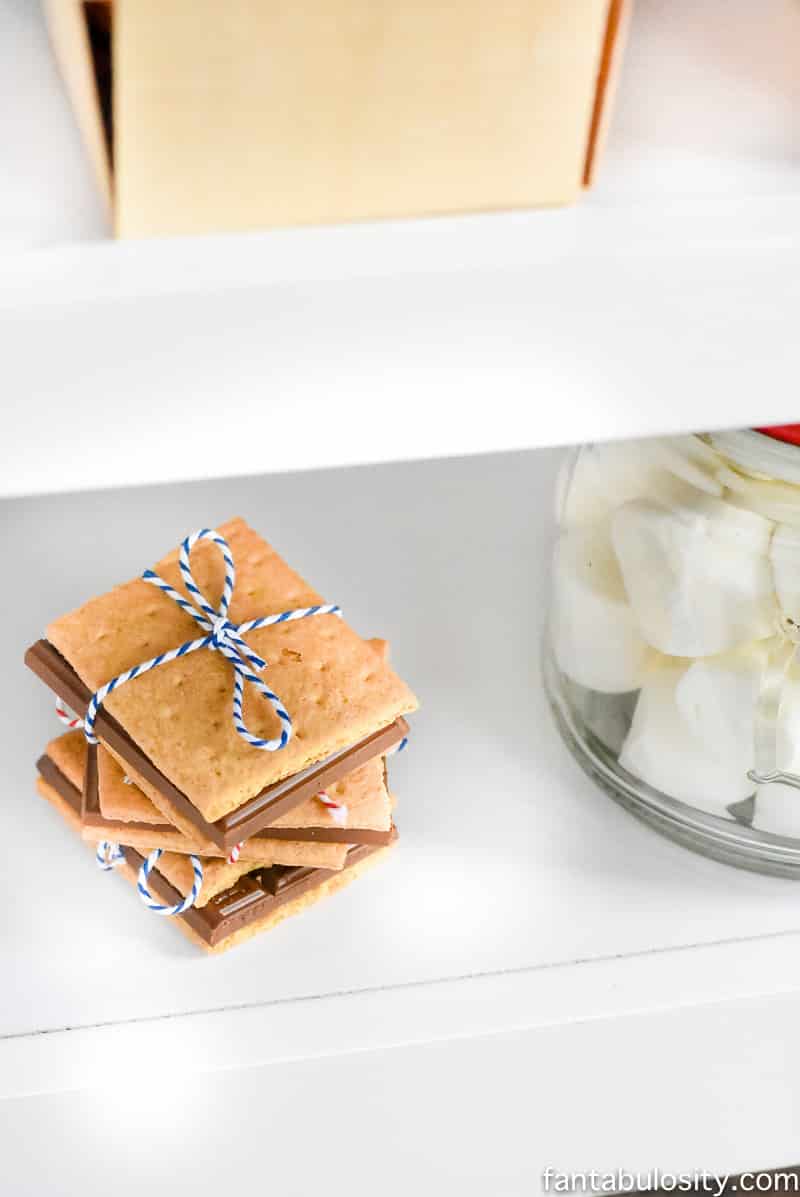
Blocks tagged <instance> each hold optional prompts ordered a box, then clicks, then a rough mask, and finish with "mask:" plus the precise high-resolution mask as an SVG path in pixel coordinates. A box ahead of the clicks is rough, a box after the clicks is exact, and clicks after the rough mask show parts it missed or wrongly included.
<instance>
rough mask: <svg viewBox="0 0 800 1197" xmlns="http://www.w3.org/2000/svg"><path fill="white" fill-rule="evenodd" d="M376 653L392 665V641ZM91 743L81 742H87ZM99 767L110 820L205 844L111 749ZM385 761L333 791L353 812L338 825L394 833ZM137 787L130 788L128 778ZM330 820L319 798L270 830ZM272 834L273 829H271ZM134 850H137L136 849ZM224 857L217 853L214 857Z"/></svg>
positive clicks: (373, 643)
mask: <svg viewBox="0 0 800 1197" xmlns="http://www.w3.org/2000/svg"><path fill="white" fill-rule="evenodd" d="M367 643H368V644H369V646H370V648H372V650H373V652H375V653H376V654H377V655H378V656H379V658H380V659H381V660H384V661H385V660H387V659H388V650H389V645H388V643H387V641H386V640H379V639H377V638H373V639H371V640H368V641H367ZM84 738H85V737H83V736H81V739H84ZM97 767H98V773H99V786H100V809H101V811H102V813H103V815H104V816H105V817H106V818H107V819H119V820H122V821H124V822H128V821H132V822H136V823H159V822H161V821H162V820H163V818H164V817H166V818H167V819H168V820H169V821H170V823H173V824H175V825H176V826H181V824H183V827H184V834H186V835H187V836H189V838H191V839H192V840H193V841H197V842H202V836H201V834H200V832H199V831H198V830H197V828H196V827H194V825H193V824H192V823H190V822H189V821H188V820H187V819H186V818H185V817H184V818H182V817H181V814H180V812H179V811H176V810H175V809H174V807H173V806H172V804H171V803H170V801H169V799H168V798H165V797H164V795H162V794H160V793H159V792H158V791H157V790H156V789H155V787H154V786H151V785H149V784H148V782H147V780H146V779H145V778H143V777H142V776H141V775H140V774H139V773H138V771H137V770H136V769H133V768H132V767H131V766H130V765H129V764H125V765H124V766H123V765H122V764H121V763H120V761H119V759H118V758H115V757H114V755H113V753H112V752H111V751H110V750H109V749H108V748H106V747H101V749H100V751H99V753H98V759H97ZM383 773H384V764H383V758H382V757H378V758H376V759H375V760H374V761H369V762H367V764H366V765H363V766H362V767H361V768H360V769H355V770H353V772H352V773H350V774H348V776H347V777H346V778H343V779H342V781H340V782H338V783H337V784H336V785H334V786H332V787H330V788H329V790H328V793H329V794H330V795H331V797H332V798H336V799H337V800H338V801H339V802H343V803H344V805H345V806H346V807H347V817H346V818H345V819H344V820H342V821H341V823H337V826H342V827H358V828H362V829H364V830H369V831H389V829H390V828H391V825H392V808H391V803H390V802H389V796H388V794H387V791H386V785H385V783H384V777H383ZM126 777H127V778H128V779H129V781H131V782H134V783H135V784H133V785H130V784H126V782H125V778H126ZM145 790H150V792H151V793H153V795H154V797H155V798H156V800H157V802H158V804H159V805H156V802H155V801H153V799H152V798H148V797H147V795H146V793H145ZM328 818H329V816H328V815H327V814H326V813H325V811H324V808H323V807H322V806H321V805H320V803H319V802H317V800H316V799H315V798H309V799H307V800H306V801H305V802H301V803H300V805H299V806H296V807H294V808H293V809H292V810H291V811H288V812H287V813H286V814H285V815H281V816H279V817H278V818H277V819H275V820H274V822H273V823H271V824H270V827H281V828H283V827H318V826H319V825H320V823H323V824H324V823H325V822H326V821H327V820H328ZM265 834H268V829H265ZM135 846H136V845H135V844H132V845H131V847H135ZM218 853H219V849H218V848H215V849H214V850H213V851H212V852H211V853H210V854H211V855H215V854H218ZM320 867H322V866H320Z"/></svg>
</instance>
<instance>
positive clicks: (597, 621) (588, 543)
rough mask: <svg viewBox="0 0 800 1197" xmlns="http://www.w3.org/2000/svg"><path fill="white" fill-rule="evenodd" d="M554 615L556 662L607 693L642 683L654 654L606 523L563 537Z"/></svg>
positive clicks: (555, 579) (579, 680)
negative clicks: (628, 593)
mask: <svg viewBox="0 0 800 1197" xmlns="http://www.w3.org/2000/svg"><path fill="white" fill-rule="evenodd" d="M551 620H552V624H551V634H552V643H553V648H554V651H555V657H556V662H557V663H558V667H559V669H560V670H561V671H562V673H565V674H566V675H567V677H569V678H571V679H572V681H574V682H577V683H578V684H579V685H581V686H587V687H588V688H589V689H591V690H602V691H604V692H605V693H608V694H619V693H623V692H625V691H627V690H635V689H637V688H638V686H639V684H640V682H641V680H642V677H643V676H644V673H645V670H646V668H647V666H648V664H649V663H650V660H651V657H652V656H654V654H653V653H652V652H651V650H650V649H649V648H648V646H647V645H646V644H645V642H644V640H643V639H642V637H641V635H640V634H639V631H638V629H637V627H636V621H635V620H634V617H633V612H632V611H631V608H630V605H629V604H628V601H627V598H626V596H625V589H624V587H623V585H622V578H621V576H620V572H619V566H618V565H617V562H616V558H615V557H614V553H613V550H612V548H611V541H610V537H609V533H608V527H607V525H598V526H597V527H594V528H572V529H571V530H570V531H569V532H565V533H564V534H562V536H561V537H560V539H559V541H558V543H557V545H556V549H555V559H554V562H553V602H552V615H551Z"/></svg>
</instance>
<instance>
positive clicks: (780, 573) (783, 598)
mask: <svg viewBox="0 0 800 1197" xmlns="http://www.w3.org/2000/svg"><path fill="white" fill-rule="evenodd" d="M769 559H770V564H771V566H772V577H773V580H774V583H775V593H776V595H777V598H778V606H779V607H780V609H781V616H782V617H783V618H784V619H787V620H791V621H792V623H793V624H794V625H795V626H796V627H797V631H798V635H800V529H797V528H793V527H790V526H789V525H788V524H778V526H777V528H776V529H775V531H774V533H773V535H772V541H771V543H770V547H769Z"/></svg>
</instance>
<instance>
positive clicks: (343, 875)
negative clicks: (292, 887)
mask: <svg viewBox="0 0 800 1197" xmlns="http://www.w3.org/2000/svg"><path fill="white" fill-rule="evenodd" d="M36 788H37V790H38V792H39V794H40V795H41V797H42V798H44V799H46V800H47V801H48V802H49V803H50V804H51V805H52V806H53V807H55V809H56V810H57V811H58V813H59V814H60V815H61V816H62V818H63V819H64V820H65V821H66V822H67V823H68V824H69V825H70V827H72V829H73V830H74V831H78V832H79V831H80V819H78V818H77V816H76V815H75V813H74V812H73V811H72V809H71V808H70V806H69V804H68V803H66V802H65V801H64V799H63V798H62V797H61V795H60V794H58V793H57V791H56V790H54V789H53V787H52V786H50V785H48V784H47V782H46V781H44V780H43V779H42V778H41V777H37V779H36ZM392 847H394V845H393V844H389V845H386V847H383V848H378V849H376V850H375V851H374V852H372V853H370V855H369V856H367V857H366V858H365V859H363V860H361V861H359V862H358V863H357V864H354V865H350V866H349V867H348V868H346V869H342V870H341V872H338V873H334V874H333V875H332V876H331V877H329V878H327V880H325V881H323V882H321V883H320V884H319V885H318V886H317V887H316V888H315V889H313V890H309V891H308V892H306V893H304V894H301V895H300V896H299V897H297V898H294V899H293V900H292V901H290V902H286V903H285V904H284V905H283V906H279V907H278V908H277V909H276V910H273V911H272V912H271V913H270V914H268V915H266V916H265V917H264V918H263V919H260V920H258V921H256V922H254V923H250V924H249V925H248V926H246V927H242V928H240V930H238V931H234V932H233V934H232V935H229V936H228V937H227V938H226V939H224V940H222V942H221V943H218V944H215V945H213V946H212V945H211V944H208V943H206V942H205V940H204V939H202V938H201V937H200V936H199V935H197V933H196V932H195V931H193V930H192V928H191V927H190V926H189V925H188V924H187V923H186V922H184V920H183V919H182V918H180V916H175V917H174V918H172V919H171V920H170V921H171V922H172V923H174V924H175V925H177V927H178V928H179V929H180V930H181V931H182V932H183V934H184V935H185V936H186V937H187V939H189V940H191V942H192V943H194V944H195V945H196V946H198V947H201V948H203V950H204V951H206V952H209V953H210V954H213V955H217V954H219V953H220V952H224V951H227V949H228V948H232V947H235V946H236V945H237V944H240V943H244V942H245V941H246V940H248V939H252V938H253V937H254V936H256V935H260V934H261V932H263V931H269V930H271V928H273V927H276V926H277V925H278V923H282V922H283V920H284V919H286V918H291V917H292V915H296V914H301V913H302V912H303V911H304V910H306V909H308V907H310V906H314V905H315V904H316V903H317V902H321V901H322V900H323V898H327V897H330V896H332V895H333V894H335V893H336V892H337V891H338V890H340V889H344V887H345V886H347V885H349V884H350V882H351V881H355V880H357V878H359V877H360V876H361V875H362V874H363V873H364V872H365V871H366V870H367V869H368V868H370V867H371V866H372V865H373V864H377V862H378V861H379V860H382V859H383V858H384V857H385V856H386V854H387V853H388V852H389V851H390V850H391V848H392ZM166 859H167V858H166V856H162V857H161V859H160V860H159V862H158V867H159V871H161V866H162V864H163V863H164V861H165V860H166ZM184 863H185V864H186V865H187V866H188V861H185V862H184ZM215 863H219V862H215ZM204 866H205V862H204ZM114 871H115V872H119V873H122V874H123V875H124V876H125V878H126V879H127V880H128V881H129V882H130V883H131V884H132V885H134V886H135V885H136V883H137V881H138V871H137V870H136V869H134V868H132V867H131V866H130V865H129V864H128V863H127V861H125V862H124V863H123V864H121V865H119V866H118V867H117V868H116V869H115V870H114ZM246 871H248V870H246V869H244V870H242V872H246ZM189 874H190V876H189V882H188V886H187V887H186V889H187V890H188V889H189V888H190V887H191V868H190V867H189ZM241 875H242V874H241V873H240V874H239V876H241ZM164 876H166V877H167V879H168V880H169V881H170V883H171V884H173V885H176V882H175V880H173V878H172V877H169V876H168V874H167V873H166V871H165V872H164ZM232 883H233V879H231V880H229V881H228V882H227V885H231V884H232ZM205 886H206V876H205V870H204V876H203V888H204V889H205ZM176 888H181V887H180V886H177V885H176ZM224 888H226V886H222V887H220V890H218V891H217V892H221V890H222V889H224ZM200 896H201V899H202V897H203V894H202V892H201V895H200ZM212 896H213V894H212V893H211V892H210V891H209V892H208V894H207V895H206V901H209V900H210V899H211V897H212ZM197 905H198V906H202V905H204V903H203V901H202V900H201V901H198V903H197Z"/></svg>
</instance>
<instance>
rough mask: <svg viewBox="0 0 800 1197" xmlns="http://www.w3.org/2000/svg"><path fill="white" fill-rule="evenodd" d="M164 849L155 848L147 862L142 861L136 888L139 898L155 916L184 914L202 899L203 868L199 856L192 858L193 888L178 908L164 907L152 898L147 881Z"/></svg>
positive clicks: (179, 903)
mask: <svg viewBox="0 0 800 1197" xmlns="http://www.w3.org/2000/svg"><path fill="white" fill-rule="evenodd" d="M162 851H163V848H154V849H153V851H152V852H151V853H150V855H149V856H148V857H147V859H146V860H143V861H142V866H141V868H140V869H139V876H138V878H137V880H136V888H137V890H138V891H139V897H140V898H141V899H142V901H143V902H144V904H145V906H147V907H148V909H149V910H152V912H153V914H166V915H172V914H183V912H184V910H188V909H189V907H190V906H194V904H195V902H196V901H197V899H198V898H199V897H200V890H201V889H202V888H203V866H202V864H201V863H200V859H199V857H197V856H190V857H189V860H190V861H191V862H192V872H193V873H194V878H193V880H192V888H191V890H190V891H189V893H188V894H187V895H186V897H185V898H184V899H183V900H182V901H180V902H178V904H177V905H176V906H164V905H162V903H161V902H156V900H155V898H153V897H151V895H150V890H149V889H148V888H147V880H148V878H149V876H150V870H151V869H152V868H153V866H154V865H155V864H156V863H157V861H158V860H159V858H160V856H161V853H162Z"/></svg>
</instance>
